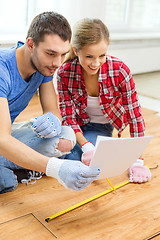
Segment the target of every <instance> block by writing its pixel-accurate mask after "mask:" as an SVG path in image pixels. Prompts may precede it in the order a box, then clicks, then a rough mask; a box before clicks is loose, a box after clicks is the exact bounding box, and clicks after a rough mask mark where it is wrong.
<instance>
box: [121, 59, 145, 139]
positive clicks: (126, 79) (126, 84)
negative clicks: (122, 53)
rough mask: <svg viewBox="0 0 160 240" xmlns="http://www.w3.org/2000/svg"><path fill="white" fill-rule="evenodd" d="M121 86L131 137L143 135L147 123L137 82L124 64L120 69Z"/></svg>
mask: <svg viewBox="0 0 160 240" xmlns="http://www.w3.org/2000/svg"><path fill="white" fill-rule="evenodd" d="M119 78H120V86H121V93H122V105H123V107H124V109H125V112H126V115H127V122H128V124H129V126H130V135H131V137H143V136H144V134H145V123H144V119H143V117H142V113H141V107H140V105H139V102H138V95H137V92H136V87H135V83H134V81H133V77H132V75H131V73H130V70H129V68H128V67H127V66H126V65H125V64H122V66H121V67H120V69H119Z"/></svg>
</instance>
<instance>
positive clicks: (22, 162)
mask: <svg viewBox="0 0 160 240" xmlns="http://www.w3.org/2000/svg"><path fill="white" fill-rule="evenodd" d="M0 112H1V113H3V114H2V115H1V117H0V155H2V156H4V157H6V158H7V159H9V160H10V161H12V162H14V163H15V164H17V165H19V166H21V167H24V168H28V169H32V170H35V171H39V172H44V173H45V172H46V166H47V163H48V160H49V157H46V156H44V155H42V154H40V153H38V152H36V151H34V150H33V149H31V148H30V147H28V146H26V145H25V144H23V143H22V142H20V141H18V140H17V139H15V138H14V137H12V136H11V119H10V113H9V107H8V101H7V99H6V98H2V97H0Z"/></svg>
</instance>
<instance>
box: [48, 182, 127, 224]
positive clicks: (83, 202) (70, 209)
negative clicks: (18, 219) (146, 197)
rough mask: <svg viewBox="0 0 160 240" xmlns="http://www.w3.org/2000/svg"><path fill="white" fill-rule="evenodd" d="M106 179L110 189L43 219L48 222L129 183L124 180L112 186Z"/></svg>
mask: <svg viewBox="0 0 160 240" xmlns="http://www.w3.org/2000/svg"><path fill="white" fill-rule="evenodd" d="M107 181H108V182H109V184H110V185H111V187H112V188H110V189H108V190H106V191H104V192H101V193H99V194H97V195H95V196H93V197H90V198H88V199H86V200H84V201H82V202H80V203H77V204H75V205H73V206H71V207H69V208H66V209H65V210H62V211H60V212H58V213H55V214H53V215H52V216H50V217H47V218H46V219H45V221H46V222H49V221H51V220H52V219H54V218H56V217H59V216H61V215H63V214H65V213H67V212H70V211H72V210H74V209H76V208H78V207H81V206H82V205H84V204H86V203H89V202H91V201H93V200H95V199H97V198H99V197H102V196H104V195H106V194H107V193H109V192H112V191H114V190H116V189H118V188H121V187H123V186H125V185H126V184H128V183H129V181H126V182H123V183H120V184H118V185H117V186H113V185H112V184H111V182H110V181H109V179H108V178H107Z"/></svg>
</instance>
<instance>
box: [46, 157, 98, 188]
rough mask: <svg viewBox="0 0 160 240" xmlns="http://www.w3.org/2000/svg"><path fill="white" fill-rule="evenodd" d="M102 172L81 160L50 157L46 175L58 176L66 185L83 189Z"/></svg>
mask: <svg viewBox="0 0 160 240" xmlns="http://www.w3.org/2000/svg"><path fill="white" fill-rule="evenodd" d="M99 174H100V170H99V169H95V168H89V167H87V166H86V165H84V164H83V163H82V162H80V161H73V160H63V159H58V158H54V157H53V158H50V159H49V161H48V164H47V168H46V175H47V176H50V177H54V178H56V179H57V180H58V181H59V182H60V183H61V184H62V185H63V186H64V187H66V188H68V189H71V190H77V191H80V190H83V189H84V188H86V187H87V186H88V185H89V184H90V183H91V182H93V181H94V180H95V179H96V178H97V176H98V175H99Z"/></svg>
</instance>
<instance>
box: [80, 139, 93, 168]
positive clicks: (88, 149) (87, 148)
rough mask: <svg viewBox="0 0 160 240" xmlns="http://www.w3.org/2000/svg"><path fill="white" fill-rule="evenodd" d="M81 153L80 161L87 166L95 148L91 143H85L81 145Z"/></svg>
mask: <svg viewBox="0 0 160 240" xmlns="http://www.w3.org/2000/svg"><path fill="white" fill-rule="evenodd" d="M82 151H83V154H82V157H81V161H82V162H83V163H84V164H85V165H87V166H89V164H90V162H91V159H92V157H93V154H94V151H95V146H94V145H93V144H92V143H91V142H86V143H85V144H83V145H82Z"/></svg>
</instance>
